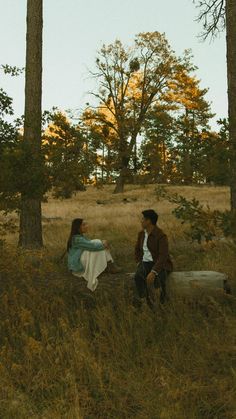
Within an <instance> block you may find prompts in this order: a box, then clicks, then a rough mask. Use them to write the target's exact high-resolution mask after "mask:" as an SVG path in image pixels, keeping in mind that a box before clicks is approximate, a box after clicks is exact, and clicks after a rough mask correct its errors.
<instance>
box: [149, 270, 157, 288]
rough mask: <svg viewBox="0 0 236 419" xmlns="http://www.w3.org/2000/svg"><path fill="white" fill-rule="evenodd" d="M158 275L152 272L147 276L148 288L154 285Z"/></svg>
mask: <svg viewBox="0 0 236 419" xmlns="http://www.w3.org/2000/svg"><path fill="white" fill-rule="evenodd" d="M155 277H156V274H155V272H150V274H148V276H147V286H150V285H153V283H154V280H155Z"/></svg>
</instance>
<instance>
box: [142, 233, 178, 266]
mask: <svg viewBox="0 0 236 419" xmlns="http://www.w3.org/2000/svg"><path fill="white" fill-rule="evenodd" d="M144 237H145V233H144V231H140V233H139V234H138V239H137V243H136V246H135V259H136V262H141V261H142V260H143V242H144ZM147 247H148V249H149V251H150V253H151V255H152V258H153V261H154V266H153V270H154V271H155V272H160V271H161V270H162V269H166V270H167V271H170V272H172V271H173V263H172V260H171V258H170V255H169V245H168V238H167V236H166V234H165V233H164V232H163V231H162V230H161V229H160V228H159V227H157V226H155V227H154V229H153V230H152V232H151V233H150V234H149V236H148V239H147Z"/></svg>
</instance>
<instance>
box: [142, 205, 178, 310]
mask: <svg viewBox="0 0 236 419" xmlns="http://www.w3.org/2000/svg"><path fill="white" fill-rule="evenodd" d="M157 220H158V214H157V213H156V212H155V211H154V210H153V209H150V210H145V211H143V212H142V222H141V223H142V228H143V229H142V231H141V232H140V233H139V234H138V240H137V243H136V246H135V258H136V262H137V263H138V266H137V271H136V273H135V277H134V279H135V284H136V289H137V292H138V296H139V298H144V297H146V300H147V303H148V305H149V306H151V307H152V306H153V303H152V298H151V294H152V293H151V289H152V287H154V288H159V287H160V288H161V293H160V302H161V303H162V304H163V303H164V302H165V299H166V278H167V275H168V274H169V273H170V272H171V271H173V264H172V261H171V258H170V255H169V246H168V239H167V236H166V234H165V233H164V232H163V231H162V230H161V229H160V228H159V227H158V226H157Z"/></svg>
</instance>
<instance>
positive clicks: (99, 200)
mask: <svg viewBox="0 0 236 419" xmlns="http://www.w3.org/2000/svg"><path fill="white" fill-rule="evenodd" d="M96 202H97V204H98V205H106V204H109V201H103V200H101V199H98V200H97V201H96Z"/></svg>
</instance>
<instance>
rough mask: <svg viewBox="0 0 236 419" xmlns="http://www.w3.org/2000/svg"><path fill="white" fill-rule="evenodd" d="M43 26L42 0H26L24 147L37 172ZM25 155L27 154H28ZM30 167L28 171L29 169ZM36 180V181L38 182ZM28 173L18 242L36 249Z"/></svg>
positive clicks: (36, 201) (37, 218) (37, 199)
mask: <svg viewBox="0 0 236 419" xmlns="http://www.w3.org/2000/svg"><path fill="white" fill-rule="evenodd" d="M42 28H43V0H28V1H27V36H26V76H25V122H24V138H23V142H24V144H25V149H26V151H27V153H29V154H30V155H31V160H30V161H29V165H30V167H28V168H27V169H28V173H29V174H30V170H32V173H34V172H33V171H34V170H36V171H37V172H38V173H39V174H40V173H41V171H40V170H39V165H41V164H42V162H41V120H42ZM29 154H28V156H29ZM29 169H30V170H29ZM37 184H38V183H36V185H37ZM33 189H34V188H32V182H31V179H30V176H28V179H27V185H26V187H25V188H24V191H22V193H21V213H20V235H19V245H20V246H21V247H23V248H28V249H36V248H40V247H42V246H43V239H42V219H41V200H42V196H40V192H39V193H37V190H36V191H33Z"/></svg>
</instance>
